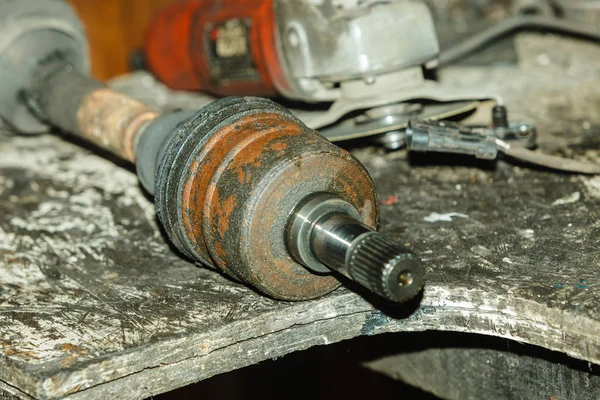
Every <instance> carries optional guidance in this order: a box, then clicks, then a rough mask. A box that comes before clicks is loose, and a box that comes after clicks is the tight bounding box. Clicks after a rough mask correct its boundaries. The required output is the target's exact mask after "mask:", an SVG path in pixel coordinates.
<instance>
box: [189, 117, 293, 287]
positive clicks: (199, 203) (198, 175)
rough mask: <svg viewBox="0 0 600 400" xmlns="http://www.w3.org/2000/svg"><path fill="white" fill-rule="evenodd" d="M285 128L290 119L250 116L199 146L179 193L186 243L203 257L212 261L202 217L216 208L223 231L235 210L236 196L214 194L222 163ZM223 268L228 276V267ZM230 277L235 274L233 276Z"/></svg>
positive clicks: (225, 165) (278, 133)
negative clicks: (228, 157)
mask: <svg viewBox="0 0 600 400" xmlns="http://www.w3.org/2000/svg"><path fill="white" fill-rule="evenodd" d="M257 121H260V122H257ZM284 125H289V119H286V118H284V117H282V116H281V115H279V114H275V113H273V114H260V115H257V114H253V115H249V116H247V117H244V118H241V119H239V120H238V121H236V122H235V123H233V124H231V125H228V126H225V127H224V128H222V129H221V130H219V131H218V132H216V133H215V134H214V135H213V136H212V137H211V138H210V139H209V140H208V142H207V143H205V144H204V146H202V149H201V150H200V152H199V153H198V155H197V157H196V160H197V161H196V162H194V163H192V166H191V169H190V171H189V175H188V179H187V180H186V182H185V184H184V187H183V193H182V208H183V210H182V215H183V224H184V227H185V230H186V232H187V236H188V239H189V240H190V241H191V242H192V244H193V246H194V249H195V250H196V252H198V253H199V254H200V255H201V256H202V257H204V258H206V259H210V258H211V256H210V254H209V251H208V247H207V245H206V243H205V238H204V233H203V221H204V219H205V215H206V214H207V213H210V212H211V210H210V207H214V208H215V210H214V213H215V215H216V216H217V217H216V218H217V219H218V220H219V222H218V226H220V227H226V226H227V224H228V222H227V215H229V214H230V213H231V211H232V210H233V209H234V208H235V206H236V204H235V193H231V194H230V196H229V197H227V198H221V197H220V196H219V194H218V193H215V179H214V178H215V176H219V175H220V174H221V173H222V172H223V170H224V169H226V168H228V165H227V164H224V163H223V160H224V159H225V158H226V157H227V156H228V155H229V154H230V153H232V152H233V154H237V153H239V152H240V150H241V149H243V148H244V147H245V146H246V145H247V144H248V143H250V142H252V141H254V140H257V138H259V137H260V136H262V135H265V134H268V133H273V132H275V133H276V135H280V134H282V133H280V131H279V129H278V128H279V127H280V126H284ZM292 128H293V127H292ZM299 133H300V131H299V130H298V129H295V130H294V129H292V131H291V132H289V133H288V132H286V133H283V134H284V135H285V134H288V135H289V134H299ZM249 156H251V157H254V161H257V160H260V156H261V155H260V153H258V154H253V155H249ZM199 160H201V161H199ZM237 173H238V176H239V177H240V179H241V180H243V179H244V171H243V169H238V170H237ZM211 181H212V184H211ZM222 268H223V269H224V270H225V271H227V272H230V271H228V268H227V265H224V266H223V267H222ZM232 275H234V276H235V275H236V274H234V273H232Z"/></svg>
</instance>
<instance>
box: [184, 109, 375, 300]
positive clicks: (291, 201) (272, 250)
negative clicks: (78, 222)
mask: <svg viewBox="0 0 600 400" xmlns="http://www.w3.org/2000/svg"><path fill="white" fill-rule="evenodd" d="M315 192H330V193H334V194H336V195H338V196H339V197H340V198H342V199H344V200H346V201H348V202H350V203H351V204H353V205H354V206H355V207H356V209H357V210H358V211H359V213H360V214H361V216H362V218H363V222H364V223H365V224H367V225H369V226H372V227H375V226H376V223H377V199H376V195H375V191H374V189H373V183H372V181H371V179H370V177H369V175H368V174H367V172H366V171H365V169H364V168H363V167H362V165H361V164H360V163H359V162H358V161H357V160H356V159H354V158H353V157H352V156H351V155H350V154H349V153H347V152H346V151H344V150H342V149H340V148H338V147H336V146H334V145H333V144H331V143H330V142H328V141H327V140H326V139H325V138H323V137H322V136H321V135H319V134H318V133H316V132H315V131H313V130H310V129H308V128H306V127H305V126H303V125H302V124H299V123H298V122H297V120H294V119H293V118H291V117H290V116H284V115H281V114H279V113H276V112H272V113H271V112H267V111H261V112H257V113H254V114H250V115H246V116H243V117H240V118H239V119H237V120H236V121H235V122H232V123H231V124H228V125H224V126H223V127H221V128H219V129H218V130H217V131H215V132H214V133H213V134H212V135H211V136H210V138H209V139H208V140H207V141H206V142H205V143H203V144H202V145H201V147H200V148H199V149H198V151H197V153H196V156H195V161H194V162H193V163H191V167H190V169H189V171H188V173H187V175H186V178H185V184H184V186H183V192H182V195H181V215H182V220H183V221H182V222H183V226H184V229H185V235H186V237H187V239H188V240H189V242H190V243H191V244H192V246H193V248H194V251H195V252H196V253H198V254H199V255H200V256H201V257H203V258H205V259H210V260H212V261H213V262H214V264H215V265H216V266H218V267H219V268H221V269H222V270H224V271H225V272H227V273H228V274H230V275H231V276H234V277H236V278H238V279H240V280H242V281H245V282H247V283H249V284H251V285H252V286H254V287H256V288H257V289H259V290H260V291H262V292H264V293H268V294H270V295H271V296H273V297H276V298H281V299H288V300H305V299H309V298H314V297H317V296H320V295H323V294H325V293H327V292H329V291H331V290H333V289H334V288H335V287H337V286H338V285H339V282H338V281H337V279H335V278H334V277H332V276H323V275H316V274H314V273H312V272H310V271H308V270H307V269H306V268H304V267H303V266H301V265H300V264H298V263H297V262H296V261H295V260H293V259H292V258H291V256H290V255H289V252H288V251H287V247H286V243H285V237H286V235H285V229H286V226H287V224H286V221H287V220H288V217H289V215H291V213H292V212H293V211H294V208H295V206H296V205H297V204H299V203H300V202H301V201H302V200H303V199H305V198H306V197H307V196H310V195H313V194H314V193H315Z"/></svg>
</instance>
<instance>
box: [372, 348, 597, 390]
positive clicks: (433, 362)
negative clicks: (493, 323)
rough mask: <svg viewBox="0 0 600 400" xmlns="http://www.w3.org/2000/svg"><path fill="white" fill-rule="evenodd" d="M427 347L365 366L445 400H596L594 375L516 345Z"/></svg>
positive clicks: (558, 358) (588, 371) (595, 374)
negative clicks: (495, 346) (525, 351)
mask: <svg viewBox="0 0 600 400" xmlns="http://www.w3.org/2000/svg"><path fill="white" fill-rule="evenodd" d="M438 345H439V344H438ZM432 347H434V348H429V349H425V350H421V351H414V352H409V353H405V354H398V355H393V356H387V357H384V358H382V359H378V360H375V361H371V362H369V363H368V364H367V366H368V367H369V368H370V369H372V370H374V371H377V372H380V373H382V374H385V375H388V376H390V377H392V378H394V379H398V380H401V381H403V382H407V383H409V384H411V385H413V386H417V387H420V388H421V389H424V390H426V391H428V392H431V393H433V394H435V395H436V396H438V397H439V398H442V399H448V400H479V399H505V400H521V399H528V400H559V399H560V400H570V399H573V400H595V399H598V398H600V376H599V375H598V371H597V368H594V369H596V371H593V368H592V366H591V365H589V366H588V365H581V364H582V363H575V364H579V365H574V366H573V365H571V364H572V363H569V360H565V359H561V358H560V357H551V358H550V359H546V358H543V357H539V356H536V355H531V354H519V352H518V351H519V350H520V349H519V348H518V347H519V346H512V347H513V349H510V348H509V349H505V350H499V349H486V348H468V347H467V348H452V347H448V348H446V347H444V348H439V347H438V348H435V347H436V345H435V344H434V345H433V346H432ZM514 347H516V348H517V349H514ZM509 350H510V351H509ZM515 350H516V351H515ZM565 361H566V362H565ZM583 364H585V363H583Z"/></svg>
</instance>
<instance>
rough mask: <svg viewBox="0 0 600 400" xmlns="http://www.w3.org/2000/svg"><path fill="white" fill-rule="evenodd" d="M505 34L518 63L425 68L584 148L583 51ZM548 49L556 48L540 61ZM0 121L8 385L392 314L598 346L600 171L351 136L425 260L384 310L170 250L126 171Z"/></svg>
mask: <svg viewBox="0 0 600 400" xmlns="http://www.w3.org/2000/svg"><path fill="white" fill-rule="evenodd" d="M518 44H519V46H518V49H519V51H520V52H521V53H522V57H523V62H522V64H521V66H520V67H517V68H511V69H497V70H478V69H469V70H462V69H454V70H449V71H448V72H447V73H446V74H445V75H443V79H445V81H447V82H453V83H455V84H467V83H469V84H477V85H478V87H481V88H482V90H492V89H493V90H500V91H502V93H503V94H504V97H505V100H506V102H507V104H508V105H509V107H511V110H514V112H513V115H515V116H517V117H518V118H528V119H533V120H535V121H536V122H538V125H539V128H540V133H541V134H542V139H541V141H542V142H543V144H544V145H543V148H544V150H546V151H553V152H558V153H561V154H566V155H568V156H572V157H578V158H581V159H591V160H597V159H598V153H597V151H595V150H589V148H590V146H594V145H595V144H597V143H598V138H597V134H598V127H599V126H600V115H599V114H598V110H599V109H600V107H599V106H600V94H599V93H598V92H597V90H594V85H593V84H592V83H596V84H597V82H598V79H599V76H598V74H599V73H600V72H599V71H598V70H597V68H594V65H597V64H594V61H595V60H596V61H597V60H600V51H599V50H598V49H597V48H596V47H595V46H592V45H590V44H586V43H578V42H574V41H570V40H561V39H557V38H553V37H548V38H540V37H538V36H536V35H533V36H531V35H526V36H524V37H523V40H521V41H519V42H518ZM549 48H552V49H556V54H558V55H557V56H556V57H558V58H557V59H556V60H554V59H553V60H552V62H551V63H550V64H549V65H546V66H545V67H544V68H541V67H540V65H539V63H538V62H539V60H540V55H544V54H546V52H548V49H549ZM554 54H555V53H552V54H551V55H547V54H546V55H547V56H548V57H555V55H554ZM545 60H546V59H545V58H544V59H543V60H542V61H544V63H545ZM132 79H137V78H135V77H134V78H132ZM142 79H147V77H142ZM121 84H122V85H124V84H123V82H121ZM124 86H127V85H124ZM146 86H148V87H146ZM146 86H144V85H140V86H137V87H135V88H134V89H135V90H134V92H135V93H133V94H134V95H137V96H141V97H144V96H146V97H148V94H147V93H148V92H150V93H153V92H152V90H153V89H152V88H151V87H150V86H152V85H146ZM596 87H597V86H596ZM143 93H146V95H144V94H143ZM149 97H153V98H154V99H155V100H156V96H152V95H150V96H149ZM162 101H163V102H164V103H166V104H170V103H169V101H168V98H167V99H166V100H165V99H163V100H162ZM185 101H186V102H188V101H192V100H191V99H190V98H189V96H188V97H186V98H185ZM203 101H204V100H203ZM186 104H189V103H186ZM0 134H2V135H3V136H2V140H0V327H1V328H0V332H1V336H0V379H1V380H2V381H3V382H4V383H3V384H4V385H7V386H10V387H14V388H18V391H19V393H21V392H22V394H23V396H25V395H29V396H32V397H35V398H59V397H63V396H66V395H73V397H74V398H82V397H87V398H107V397H113V396H115V395H117V394H118V395H119V397H123V398H144V397H149V396H151V395H153V394H158V393H162V392H165V391H169V390H172V389H174V388H177V387H180V386H183V385H186V384H188V383H192V382H195V381H198V380H201V379H205V378H208V377H210V376H212V375H215V374H219V373H222V372H225V371H229V370H233V369H236V368H240V367H242V366H244V365H248V364H252V363H256V362H259V361H261V360H264V359H269V358H273V357H278V356H281V355H284V354H287V353H290V352H293V351H299V350H302V349H306V348H308V347H310V346H314V345H318V344H328V343H333V342H336V341H340V340H344V339H349V338H352V337H355V336H359V335H374V334H379V333H383V332H399V331H412V332H418V331H425V330H439V331H459V332H468V333H475V334H483V335H493V336H499V337H503V338H508V339H513V340H517V341H520V342H526V343H532V344H535V345H538V346H542V347H545V348H548V349H552V350H555V351H559V352H563V353H566V354H569V355H571V356H573V357H576V358H579V359H582V360H586V361H589V362H591V363H600V343H599V341H600V293H599V291H598V287H599V286H598V284H599V282H598V279H599V278H598V276H599V272H600V263H599V261H600V249H599V242H600V221H599V220H598V215H597V212H598V211H597V210H598V207H599V205H600V178H593V177H582V176H570V175H566V174H557V173H554V172H549V171H540V170H531V169H527V168H524V167H523V166H520V167H518V166H514V165H511V164H508V163H505V162H500V163H499V164H498V165H497V167H496V168H492V166H491V165H489V164H477V163H476V164H471V163H470V162H468V161H467V162H466V164H467V165H456V164H457V161H459V164H460V163H462V162H463V161H461V160H464V159H458V160H457V159H456V158H451V159H445V158H441V157H433V158H429V159H423V158H414V157H413V158H412V159H411V160H410V161H411V163H409V162H408V161H409V160H408V159H407V156H406V153H403V152H400V153H392V154H385V153H383V152H381V151H378V150H375V149H372V148H362V149H357V150H356V151H355V155H356V156H357V157H359V158H360V159H361V160H362V161H363V162H364V163H365V164H366V166H367V168H368V169H369V171H370V172H371V173H372V175H373V177H374V179H375V182H376V185H377V187H378V191H379V195H380V199H381V202H382V210H381V211H382V224H381V229H382V230H384V231H386V232H388V233H390V234H392V235H394V236H396V237H397V238H398V239H399V240H402V241H403V242H406V243H407V244H408V245H409V246H411V247H412V248H413V249H414V250H415V251H416V252H418V253H420V254H421V255H422V256H423V258H424V261H425V263H426V265H427V274H428V284H427V286H426V288H425V292H424V295H423V298H422V299H419V301H417V302H415V303H413V304H409V305H407V306H406V307H403V308H401V309H393V308H392V309H391V308H389V307H387V306H385V305H383V304H380V303H377V302H376V300H375V299H372V298H371V297H369V296H368V295H366V294H365V293H363V292H362V291H360V289H358V288H355V287H354V286H351V285H350V286H349V287H350V288H351V289H352V290H349V289H347V288H341V289H339V290H338V291H336V292H334V293H333V294H331V295H329V296H326V297H324V298H321V299H318V300H315V301H310V302H304V303H285V302H277V301H273V300H271V299H268V298H265V297H263V296H261V295H259V294H257V293H255V292H254V291H252V290H251V289H249V288H247V287H245V286H243V285H240V284H238V283H236V282H233V281H231V280H229V279H227V278H225V277H223V276H222V275H220V274H218V273H216V272H214V271H210V270H208V269H204V268H200V267H198V266H195V265H193V264H191V263H190V262H189V261H187V260H185V259H184V258H182V257H181V256H180V255H179V254H177V253H176V252H175V251H174V250H173V249H172V248H171V247H169V245H168V244H167V243H166V240H165V238H164V236H163V234H162V233H161V231H160V229H159V227H158V225H157V221H156V217H155V215H154V207H153V205H152V202H151V199H149V198H148V197H147V196H146V195H145V194H144V192H143V190H142V189H141V188H140V186H139V184H138V182H137V178H136V176H135V174H134V171H132V170H130V169H127V168H123V167H122V166H120V165H117V164H115V163H114V162H113V161H111V160H108V159H105V158H102V157H101V156H99V155H96V154H93V153H92V152H91V151H89V150H85V149H82V148H80V147H78V146H76V145H75V144H72V143H69V142H66V141H64V140H62V139H61V138H58V137H54V136H41V137H37V138H19V137H15V136H12V135H9V134H7V133H6V132H4V133H0ZM596 147H597V146H596ZM432 162H433V164H437V165H432ZM445 162H447V165H446V164H444V163H445ZM452 213H456V214H460V215H461V216H458V217H454V218H450V215H456V214H452ZM449 214H450V215H449ZM354 290H356V291H357V293H355V292H354Z"/></svg>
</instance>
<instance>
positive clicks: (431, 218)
mask: <svg viewBox="0 0 600 400" xmlns="http://www.w3.org/2000/svg"><path fill="white" fill-rule="evenodd" d="M452 218H469V216H468V215H466V214H461V213H455V212H451V213H446V214H438V213H435V212H434V213H431V214H429V215H428V216H427V217H425V218H423V221H425V222H452Z"/></svg>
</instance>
